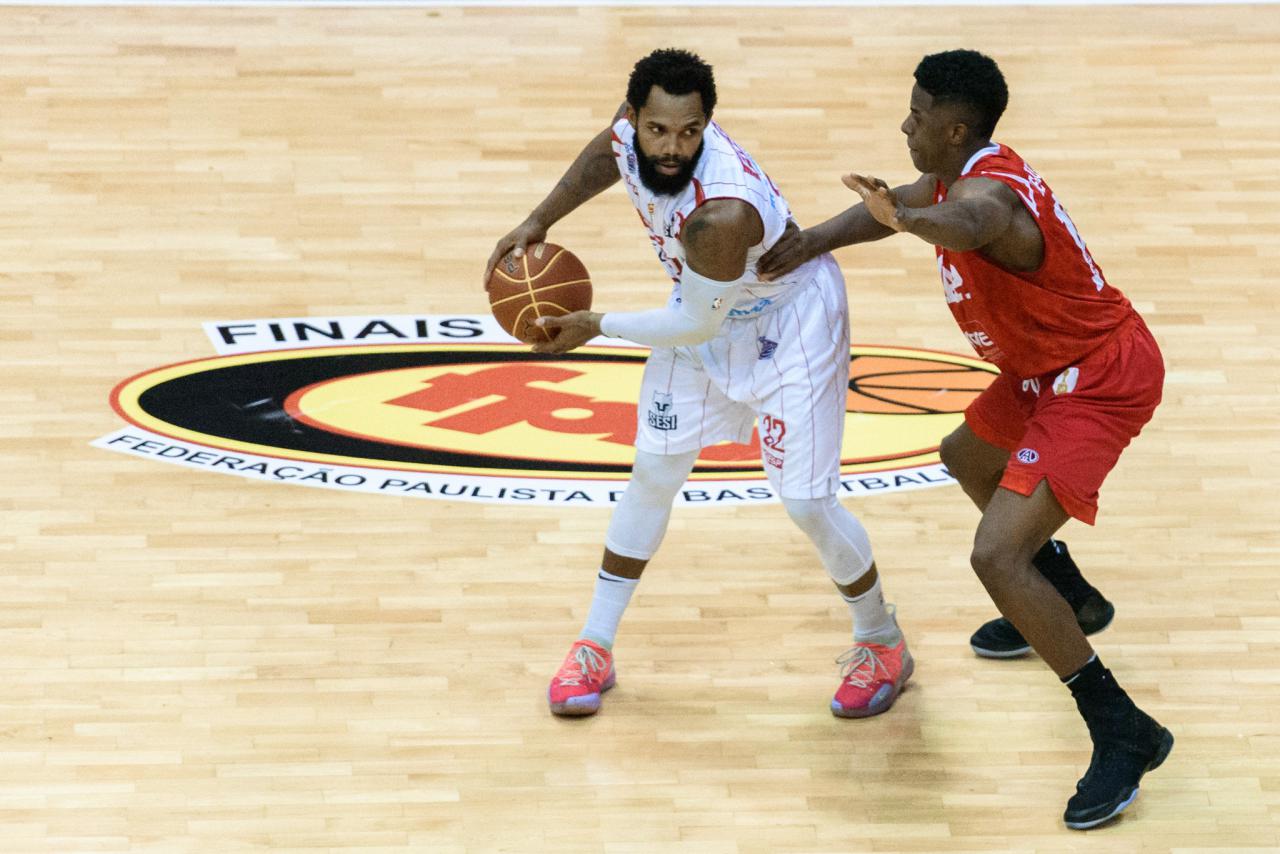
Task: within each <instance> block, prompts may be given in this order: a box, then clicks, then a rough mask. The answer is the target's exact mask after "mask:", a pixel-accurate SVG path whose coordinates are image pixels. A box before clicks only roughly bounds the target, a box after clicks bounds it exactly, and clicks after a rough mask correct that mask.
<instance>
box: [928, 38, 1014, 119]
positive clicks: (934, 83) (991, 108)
mask: <svg viewBox="0 0 1280 854" xmlns="http://www.w3.org/2000/svg"><path fill="white" fill-rule="evenodd" d="M915 78H916V83H919V84H920V88H921V89H923V90H924V91H926V92H928V93H929V94H930V95H932V96H933V100H934V103H943V104H963V105H965V106H966V107H969V108H970V109H972V110H973V112H974V122H973V132H974V133H975V134H976V135H978V136H980V137H982V138H983V139H990V138H991V134H992V133H993V132H995V129H996V122H998V121H1000V116H1002V115H1003V114H1004V108H1005V107H1007V106H1008V105H1009V87H1008V86H1007V85H1005V82H1004V75H1003V74H1001V73H1000V67H999V66H998V65H996V61H995V60H994V59H992V58H991V57H989V56H986V55H984V54H981V53H978V52H977V51H976V50H948V51H944V52H943V53H934V54H930V55H929V56H926V57H925V58H924V59H922V60H920V64H919V65H917V66H916V72H915Z"/></svg>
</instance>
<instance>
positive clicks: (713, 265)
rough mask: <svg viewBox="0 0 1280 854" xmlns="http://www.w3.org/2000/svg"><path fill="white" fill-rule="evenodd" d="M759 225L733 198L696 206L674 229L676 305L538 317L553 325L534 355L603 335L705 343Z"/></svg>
mask: <svg viewBox="0 0 1280 854" xmlns="http://www.w3.org/2000/svg"><path fill="white" fill-rule="evenodd" d="M763 234H764V225H763V224H762V223H761V222H760V215H759V214H758V213H756V210H755V208H753V207H751V206H750V205H748V204H746V203H745V202H741V201H738V200H737V199H716V200H713V201H710V202H707V203H706V204H705V205H703V206H702V207H700V208H698V210H697V212H696V213H694V215H693V216H691V217H689V220H688V222H686V223H685V225H684V229H683V230H682V231H681V233H680V242H681V243H682V244H683V245H684V252H685V268H684V272H683V273H682V274H681V276H680V304H679V305H678V306H676V307H674V308H673V307H667V308H659V309H654V310H652V311H618V312H609V313H608V314H599V313H597V312H594V311H575V312H572V313H570V314H566V315H564V316H563V317H543V318H539V319H538V321H537V324H538V325H539V326H541V327H543V328H544V329H559V330H560V332H559V333H558V334H557V335H556V337H555V338H554V339H552V340H551V341H549V342H547V343H545V344H537V345H535V346H534V348H533V351H534V352H535V353H564V352H566V351H568V350H572V349H573V348H575V347H579V346H581V345H583V344H585V343H586V342H587V341H590V340H591V339H592V338H594V337H595V336H596V335H600V334H604V335H608V336H611V337H614V338H626V339H627V340H629V341H635V342H636V343H637V344H648V345H649V346H651V347H691V346H695V345H697V344H701V343H703V342H705V341H710V340H711V339H712V338H713V337H715V334H716V333H717V332H719V331H720V325H721V324H722V323H724V319H725V316H726V315H728V313H729V309H731V308H732V307H733V304H734V302H735V301H736V300H737V298H738V293H739V292H740V291H741V290H742V282H743V280H744V278H745V274H746V271H747V251H748V250H749V249H750V248H751V247H752V246H753V245H755V244H756V243H759V242H760V240H761V239H762V237H763Z"/></svg>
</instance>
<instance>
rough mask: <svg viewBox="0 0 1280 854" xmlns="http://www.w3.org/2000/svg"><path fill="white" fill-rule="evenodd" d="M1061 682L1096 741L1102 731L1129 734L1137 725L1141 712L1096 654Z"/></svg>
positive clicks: (1102, 733) (1103, 732) (1104, 732)
mask: <svg viewBox="0 0 1280 854" xmlns="http://www.w3.org/2000/svg"><path fill="white" fill-rule="evenodd" d="M1062 682H1063V684H1065V685H1066V686H1067V688H1069V689H1070V690H1071V696H1072V697H1074V698H1075V701H1076V708H1078V709H1079V710H1080V715H1081V717H1083V718H1084V721H1085V724H1087V725H1088V727H1089V733H1090V734H1091V735H1093V736H1094V738H1095V740H1096V739H1097V737H1098V736H1099V735H1104V734H1116V735H1128V734H1130V732H1131V731H1132V730H1134V729H1135V728H1136V727H1137V726H1138V723H1139V717H1140V716H1141V715H1142V712H1140V711H1139V710H1138V707H1137V706H1135V705H1134V704H1133V700H1131V699H1129V695H1128V694H1127V693H1125V690H1124V689H1123V688H1121V687H1120V683H1118V682H1116V679H1115V677H1114V676H1112V675H1111V671H1110V670H1108V669H1107V668H1105V667H1103V666H1102V660H1101V659H1100V658H1098V656H1096V655H1095V656H1094V657H1093V658H1091V659H1089V661H1088V663H1086V664H1085V666H1084V667H1081V668H1080V669H1079V670H1077V671H1076V672H1075V673H1072V674H1071V675H1070V676H1067V677H1065V678H1064V679H1063V680H1062Z"/></svg>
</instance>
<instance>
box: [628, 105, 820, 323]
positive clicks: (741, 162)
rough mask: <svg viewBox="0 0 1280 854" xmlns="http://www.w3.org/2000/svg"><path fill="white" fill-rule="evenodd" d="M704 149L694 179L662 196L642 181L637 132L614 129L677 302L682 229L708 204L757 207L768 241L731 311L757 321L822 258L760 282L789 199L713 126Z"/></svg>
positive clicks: (758, 249) (750, 262) (753, 254)
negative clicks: (737, 202)
mask: <svg viewBox="0 0 1280 854" xmlns="http://www.w3.org/2000/svg"><path fill="white" fill-rule="evenodd" d="M702 142H703V150H702V157H701V158H700V159H699V160H698V165H697V166H696V167H695V168H694V170H693V180H692V181H690V182H689V186H687V187H685V189H684V190H683V191H682V192H681V193H680V194H679V195H676V196H660V195H657V194H656V193H653V192H651V191H650V190H649V189H648V188H647V187H645V186H644V184H642V183H641V182H640V173H639V169H638V166H637V160H636V159H637V158H638V157H641V156H642V155H641V154H640V152H639V151H638V150H637V147H636V144H635V129H634V128H632V127H631V123H630V122H628V121H627V120H626V118H621V119H619V120H618V121H617V122H616V123H615V124H614V126H613V155H614V157H615V158H616V160H617V162H618V171H619V172H621V173H622V182H623V184H625V185H626V188H627V192H628V193H629V194H630V195H631V201H632V202H633V203H634V204H635V206H636V211H637V212H638V213H639V214H640V219H641V221H643V222H644V225H645V228H647V229H648V230H649V240H650V241H652V242H653V248H654V250H655V251H656V252H657V253H658V260H659V261H661V262H662V266H663V267H665V268H666V270H667V274H668V275H670V276H671V279H672V281H674V282H675V283H676V286H675V289H674V290H673V291H672V294H671V297H672V300H671V301H672V302H676V301H678V300H679V298H680V276H681V274H682V273H683V272H684V246H683V245H682V244H681V243H680V231H681V229H682V228H684V223H685V220H687V219H688V218H689V217H690V216H691V215H692V214H693V212H694V211H695V210H697V208H698V207H699V206H700V205H702V204H703V202H706V201H709V200H711V199H741V200H742V201H744V202H746V203H747V204H749V205H751V206H752V207H753V208H755V209H756V212H757V213H759V214H760V220H761V221H762V222H763V223H764V239H763V240H762V241H760V243H758V244H757V245H755V246H753V247H751V249H750V250H749V251H748V253H747V271H746V279H745V285H744V287H743V289H742V296H741V297H740V298H739V299H738V301H737V303H735V304H734V306H733V308H732V309H730V310H729V317H730V318H742V317H755V316H757V315H760V314H763V313H765V312H767V311H771V310H773V309H774V308H777V307H778V306H779V305H781V304H782V303H783V302H786V301H787V300H788V299H790V297H791V295H792V294H793V293H794V292H795V291H796V290H797V288H796V287H795V285H797V284H803V283H805V282H807V281H810V280H812V279H813V275H814V274H813V269H811V268H812V266H813V265H814V264H816V263H817V259H813V260H811V261H808V262H806V263H805V264H802V265H801V266H800V267H798V268H797V269H795V270H792V271H791V272H790V273H788V274H787V275H786V276H783V277H782V278H780V279H777V280H775V281H772V282H762V281H760V280H759V279H758V278H756V261H758V260H759V259H760V256H761V255H763V254H764V253H765V252H767V251H768V250H769V247H771V246H773V244H774V243H775V242H776V241H777V240H778V238H779V237H780V236H781V235H782V231H783V229H784V228H786V225H787V220H788V219H789V218H790V217H791V208H790V207H789V206H788V205H787V200H786V199H784V198H783V197H782V193H780V192H778V188H777V187H775V186H774V185H773V182H772V181H770V180H769V176H768V175H766V174H765V172H764V170H763V169H761V168H760V167H759V166H757V165H756V162H755V161H754V160H753V159H751V155H749V154H747V152H745V151H743V150H742V148H740V147H739V146H738V144H737V143H736V142H734V141H733V140H732V139H730V138H729V135H728V134H727V133H725V132H724V131H723V130H722V129H721V128H720V126H719V125H718V124H716V123H715V122H712V123H711V124H710V125H708V126H707V128H706V130H704V131H703V132H702Z"/></svg>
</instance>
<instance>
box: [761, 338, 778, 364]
mask: <svg viewBox="0 0 1280 854" xmlns="http://www.w3.org/2000/svg"><path fill="white" fill-rule="evenodd" d="M756 343H758V344H759V345H760V361H762V362H763V361H765V360H766V359H772V358H773V354H774V353H776V352H777V351H778V342H777V341H770V340H769V339H768V338H765V337H764V336H763V335H761V336H760V337H759V338H757V339H756Z"/></svg>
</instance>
